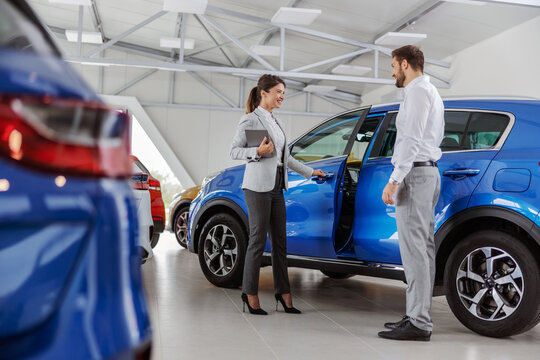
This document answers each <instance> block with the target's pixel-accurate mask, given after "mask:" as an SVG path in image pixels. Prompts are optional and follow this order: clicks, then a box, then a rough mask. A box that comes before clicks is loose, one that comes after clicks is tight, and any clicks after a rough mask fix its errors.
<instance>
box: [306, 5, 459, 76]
mask: <svg viewBox="0 0 540 360" xmlns="http://www.w3.org/2000/svg"><path fill="white" fill-rule="evenodd" d="M443 2H444V1H441V0H428V1H426V2H424V3H423V4H422V5H420V6H419V7H417V8H416V9H414V10H413V11H411V12H410V13H408V14H407V15H405V16H404V17H402V18H401V19H399V20H398V21H396V22H395V23H393V24H392V25H390V26H388V27H387V28H385V29H384V30H382V31H381V32H379V33H378V34H377V35H375V36H374V37H372V38H371V39H370V40H369V42H370V43H375V40H377V39H378V38H380V37H381V36H383V35H384V34H386V33H387V32H398V31H400V30H403V29H404V28H406V27H407V26H409V25H411V24H412V23H413V22H415V21H416V20H418V19H420V18H421V17H422V16H424V15H426V14H427V13H428V12H430V11H432V10H433V9H435V8H436V7H438V6H439V5H441V4H442V3H443ZM383 53H384V54H386V55H388V56H390V55H391V52H390V53H389V52H383ZM359 56H360V55H358V56H354V57H352V58H349V59H344V60H342V61H340V62H338V63H336V64H334V65H332V66H331V67H329V68H327V69H326V70H324V71H323V73H325V74H329V73H330V72H331V71H332V69H333V68H334V67H335V66H338V65H342V64H350V63H351V62H353V61H354V60H355V59H357V58H358V57H359ZM375 56H376V59H375V60H374V61H375V62H376V64H378V62H379V61H378V60H379V53H378V52H375ZM426 60H427V59H426ZM431 61H432V62H431V63H432V64H434V65H439V66H443V67H446V68H449V67H450V63H446V62H440V63H439V64H435V63H434V62H433V59H431ZM427 62H428V61H426V63H427ZM437 62H438V61H437ZM375 68H376V70H377V71H376V72H375V73H374V76H375V77H379V74H378V73H379V67H378V65H375ZM317 83H319V81H311V82H310V84H317Z"/></svg>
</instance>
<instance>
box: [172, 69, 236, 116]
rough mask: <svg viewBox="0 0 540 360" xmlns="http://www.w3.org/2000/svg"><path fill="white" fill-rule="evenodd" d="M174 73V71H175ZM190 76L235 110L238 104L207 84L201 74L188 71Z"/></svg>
mask: <svg viewBox="0 0 540 360" xmlns="http://www.w3.org/2000/svg"><path fill="white" fill-rule="evenodd" d="M173 73H174V71H173ZM188 74H189V75H191V76H192V77H193V78H194V79H195V80H197V81H198V82H200V83H201V84H203V85H204V86H205V87H206V88H207V89H208V90H210V91H211V92H212V93H213V94H214V95H216V96H217V97H219V98H220V99H221V100H223V101H224V102H226V103H227V104H228V105H229V106H230V107H232V108H235V107H236V104H235V103H234V101H232V100H231V99H229V98H228V97H226V96H225V95H223V94H222V93H221V92H220V91H219V90H218V89H216V88H215V87H213V86H212V85H210V84H209V83H208V82H206V81H205V80H204V79H203V78H202V77H201V76H200V75H199V74H197V73H196V72H193V71H188Z"/></svg>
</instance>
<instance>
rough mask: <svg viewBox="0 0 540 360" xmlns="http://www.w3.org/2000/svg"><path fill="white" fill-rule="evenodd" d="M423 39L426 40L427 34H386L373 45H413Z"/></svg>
mask: <svg viewBox="0 0 540 360" xmlns="http://www.w3.org/2000/svg"><path fill="white" fill-rule="evenodd" d="M425 38H427V34H414V33H398V32H387V33H386V34H384V35H383V36H381V37H380V38H378V39H377V40H375V44H376V45H382V46H404V45H414V44H417V43H419V42H420V41H422V40H424V39H425Z"/></svg>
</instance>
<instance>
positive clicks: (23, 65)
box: [0, 0, 151, 359]
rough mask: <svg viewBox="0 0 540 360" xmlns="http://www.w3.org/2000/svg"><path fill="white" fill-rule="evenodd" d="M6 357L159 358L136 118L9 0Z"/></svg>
mask: <svg viewBox="0 0 540 360" xmlns="http://www.w3.org/2000/svg"><path fill="white" fill-rule="evenodd" d="M0 24H1V26H0V274H1V275H0V358H2V359H21V358H32V359H102V358H115V359H135V358H137V359H143V358H149V355H150V345H151V343H150V340H151V330H150V321H149V315H148V310H147V307H146V302H145V296H144V291H143V287H142V278H141V269H140V254H139V250H138V248H137V247H136V241H137V239H138V222H137V210H136V207H135V203H134V199H133V194H132V190H131V188H130V185H129V183H128V181H127V180H126V179H127V177H129V176H130V175H131V164H130V161H129V132H130V119H129V117H127V116H126V115H125V114H122V113H120V112H117V111H114V110H111V109H109V108H107V107H106V106H105V105H104V104H103V103H102V101H101V100H100V99H99V98H98V97H97V96H96V94H95V93H94V92H93V91H92V90H91V89H90V88H89V87H88V86H87V85H86V84H85V83H84V82H83V81H82V79H81V78H80V77H79V76H78V75H77V73H76V72H75V71H74V70H73V69H72V68H71V67H70V66H69V65H68V64H67V63H65V62H64V61H62V59H61V58H60V54H59V53H58V50H57V49H56V48H55V46H54V44H53V42H52V40H51V38H50V37H49V36H48V35H47V32H46V31H45V29H44V28H43V27H42V26H41V25H40V22H39V20H38V19H37V18H36V17H35V15H34V13H33V12H32V11H31V9H30V8H29V7H28V5H27V4H26V3H25V2H23V1H15V0H14V1H4V0H0Z"/></svg>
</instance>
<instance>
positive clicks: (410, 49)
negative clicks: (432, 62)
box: [392, 45, 424, 72]
mask: <svg viewBox="0 0 540 360" xmlns="http://www.w3.org/2000/svg"><path fill="white" fill-rule="evenodd" d="M392 57H395V58H396V60H397V61H398V62H399V63H400V64H401V62H402V61H403V59H405V60H407V62H408V63H409V65H411V67H412V68H413V70H415V71H418V70H420V71H422V72H424V53H423V52H422V50H420V49H419V48H418V47H416V46H414V45H405V46H402V47H400V48H398V49H395V50H394V51H392Z"/></svg>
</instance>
